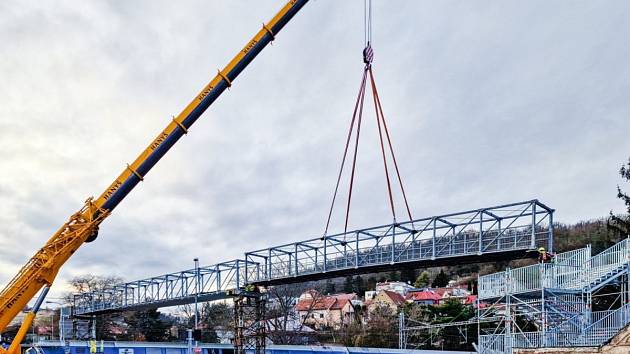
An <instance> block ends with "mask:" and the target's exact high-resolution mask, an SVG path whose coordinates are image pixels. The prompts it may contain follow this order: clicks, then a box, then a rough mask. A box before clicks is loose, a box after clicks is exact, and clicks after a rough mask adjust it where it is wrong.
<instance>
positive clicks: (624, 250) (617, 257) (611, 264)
mask: <svg viewBox="0 0 630 354" xmlns="http://www.w3.org/2000/svg"><path fill="white" fill-rule="evenodd" d="M629 256H630V253H629V247H628V239H625V240H622V241H621V242H618V243H617V244H615V245H613V246H612V247H610V248H608V249H606V250H605V251H603V252H601V253H600V254H598V255H596V256H594V257H592V258H591V259H590V260H589V261H588V262H586V264H587V267H588V273H587V279H586V280H587V282H588V284H587V285H591V284H593V283H597V282H599V281H600V280H602V278H605V277H606V276H607V275H609V274H610V273H614V272H615V271H617V270H619V269H620V268H621V267H623V266H625V265H627V263H628V260H629Z"/></svg>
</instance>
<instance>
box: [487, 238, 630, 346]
mask: <svg viewBox="0 0 630 354" xmlns="http://www.w3.org/2000/svg"><path fill="white" fill-rule="evenodd" d="M629 262H630V240H629V239H624V240H622V241H621V242H619V243H617V244H615V245H613V246H612V247H610V248H608V249H606V250H604V251H603V252H601V253H599V254H598V255H595V256H591V248H590V246H589V247H586V248H581V249H577V250H573V251H569V252H565V253H560V254H558V255H557V256H556V257H554V259H553V261H552V262H551V263H542V264H534V265H530V266H526V267H521V268H516V269H507V270H505V271H504V272H499V273H495V274H489V275H485V276H481V277H479V288H478V289H479V297H478V303H477V311H478V315H477V319H478V323H481V322H483V321H485V320H486V319H488V318H497V317H498V321H496V322H495V326H493V327H492V328H491V329H480V330H479V345H478V350H479V353H492V354H495V353H512V351H513V349H514V348H545V347H578V346H600V345H602V344H604V343H605V342H607V341H608V340H610V339H611V338H612V337H613V336H614V335H616V334H617V333H618V332H619V331H620V330H621V329H622V328H623V327H624V326H625V325H627V324H628V323H630V303H629V302H628V300H629V299H630V293H629V289H630V286H629V281H630V277H629V275H628V269H629V264H630V263H629ZM606 285H616V286H618V289H619V292H618V293H615V294H617V295H618V300H619V301H616V302H615V303H616V304H618V306H616V308H609V309H607V310H604V311H592V305H593V298H594V297H597V296H599V294H600V292H601V291H602V290H603V289H604V287H605V286H606ZM480 304H481V305H482V306H480ZM478 328H481V326H480V325H478Z"/></svg>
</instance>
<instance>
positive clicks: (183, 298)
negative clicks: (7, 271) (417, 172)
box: [74, 200, 554, 315]
mask: <svg viewBox="0 0 630 354" xmlns="http://www.w3.org/2000/svg"><path fill="white" fill-rule="evenodd" d="M553 212H554V210H553V209H551V208H550V207H548V206H546V205H545V204H543V203H541V202H540V201H538V200H529V201H524V202H518V203H511V204H504V205H499V206H495V207H488V208H481V209H475V210H468V211H463V212H457V213H451V214H444V215H436V216H432V217H427V218H422V219H418V220H414V221H410V222H404V223H395V224H389V225H382V226H377V227H370V228H366V229H360V230H354V231H350V232H346V233H341V234H336V235H330V236H325V237H317V238H312V239H309V240H305V241H299V242H293V243H287V244H284V245H280V246H274V247H269V248H265V249H260V250H256V251H251V252H246V253H245V254H244V257H243V258H242V259H237V260H233V261H228V262H222V263H218V264H215V265H211V266H204V267H199V268H198V269H188V270H184V271H180V272H175V273H170V274H164V275H160V276H156V277H151V278H147V279H142V280H136V281H132V282H128V283H124V284H117V285H113V286H112V287H111V288H108V289H105V290H102V291H98V292H84V293H79V294H75V295H74V314H75V315H97V314H103V313H111V312H119V311H127V310H140V309H147V308H158V307H168V306H175V305H183V304H190V303H194V302H195V299H197V301H212V300H220V299H225V298H227V297H229V296H230V295H231V294H234V293H238V292H239V291H241V290H242V289H244V288H245V287H246V286H247V285H250V284H251V285H259V286H269V285H279V284H289V283H298V282H306V281H313V280H321V279H327V278H334V277H339V276H344V275H349V274H365V273H372V272H379V271H389V270H398V269H401V268H407V267H413V268H420V267H434V266H444V265H454V264H466V263H478V262H487V261H498V260H510V259H515V258H522V257H525V256H526V254H527V251H529V250H532V249H535V248H537V247H540V246H543V247H547V248H548V249H552V244H553Z"/></svg>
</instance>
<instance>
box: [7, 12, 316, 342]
mask: <svg viewBox="0 0 630 354" xmlns="http://www.w3.org/2000/svg"><path fill="white" fill-rule="evenodd" d="M307 2H308V0H290V1H289V2H288V3H287V4H286V5H285V6H284V7H283V8H282V9H281V10H280V11H279V12H278V13H277V14H276V15H275V16H274V17H273V18H272V19H271V21H269V22H268V23H267V24H263V27H262V29H261V30H259V31H258V33H256V35H255V36H254V37H253V38H252V39H251V40H250V41H249V42H248V43H247V44H246V45H245V47H244V48H243V49H242V50H241V51H240V52H238V54H236V56H235V57H234V58H233V59H232V60H231V61H230V62H229V63H228V64H227V66H226V67H225V68H223V70H221V71H219V72H218V74H217V75H216V76H215V77H214V78H213V79H212V81H210V83H209V84H207V85H206V86H205V87H204V88H203V89H202V90H201V92H200V93H199V94H198V95H197V96H196V97H195V98H194V99H193V100H192V102H190V103H189V104H188V105H187V106H186V108H184V110H183V111H182V112H181V113H180V114H179V115H177V116H176V117H173V120H172V121H171V122H170V123H169V124H168V125H167V126H166V128H165V129H164V130H163V131H162V132H160V134H159V135H158V136H157V137H156V138H155V139H154V140H153V141H152V142H151V144H150V145H149V146H148V147H147V148H146V149H145V150H144V151H143V152H142V153H141V154H140V156H138V158H136V160H135V161H134V162H133V163H132V164H130V165H127V167H126V168H125V169H124V170H123V171H122V173H121V174H120V176H118V177H117V178H116V179H115V180H114V182H113V183H112V184H111V185H110V186H109V187H108V188H107V189H106V190H105V191H104V192H103V193H102V194H101V195H100V196H99V197H98V198H97V199H93V198H89V199H88V200H87V201H86V202H85V205H84V206H83V208H81V210H79V211H78V212H76V213H75V214H74V215H72V216H71V217H70V219H69V220H68V221H67V222H66V223H65V224H63V225H62V226H61V228H59V230H57V232H55V234H54V235H53V236H52V237H51V238H50V239H49V240H48V242H47V243H46V244H45V245H44V247H42V248H41V249H40V250H39V251H37V252H36V253H35V255H34V256H33V257H32V258H31V259H30V260H29V261H28V262H27V263H26V265H24V267H22V269H21V270H20V271H19V272H18V274H17V275H16V276H15V277H14V278H13V279H12V280H11V281H10V282H9V284H8V285H7V286H6V287H5V288H4V289H3V290H2V292H1V293H0V332H2V331H3V330H4V329H5V328H6V327H7V325H8V324H9V323H10V322H11V321H12V320H13V318H15V316H16V315H17V314H18V313H19V312H20V311H21V310H22V309H23V308H25V307H26V305H27V304H28V302H29V301H30V300H31V299H32V298H33V297H34V296H35V295H36V294H37V292H38V291H39V290H40V289H42V288H44V289H43V291H42V294H40V298H39V299H38V304H41V301H42V300H43V297H44V296H45V293H46V291H47V289H48V288H49V287H50V286H51V285H52V283H53V281H54V279H55V277H56V275H57V273H58V272H59V269H60V268H61V266H62V265H63V264H64V263H65V262H66V261H67V260H68V258H70V256H72V254H74V252H76V251H77V249H78V248H79V247H80V246H81V245H82V244H83V243H84V242H91V241H93V240H94V239H96V236H97V234H98V227H99V225H100V223H101V222H103V220H104V219H105V218H106V217H107V216H108V215H109V214H110V213H111V212H112V210H114V208H115V207H116V206H117V205H118V204H119V203H120V202H121V201H122V200H123V199H124V198H125V196H127V194H129V192H131V190H132V189H133V188H134V187H135V186H136V185H137V184H138V183H139V182H140V181H142V180H143V179H144V177H145V176H146V175H147V173H148V172H149V171H150V170H151V168H152V167H153V166H155V164H156V163H157V162H158V161H159V160H160V159H161V158H162V156H164V155H165V154H166V152H167V151H168V150H169V149H170V148H171V147H172V146H173V145H175V143H176V142H177V141H178V140H179V139H180V138H181V137H182V136H183V135H184V134H186V133H187V132H188V129H190V127H191V126H192V125H193V123H195V121H196V120H197V119H198V118H199V117H200V116H201V114H202V113H203V112H204V111H205V110H206V109H207V108H208V107H209V106H210V105H211V104H212V103H213V102H214V101H215V100H216V99H217V98H218V97H219V96H220V95H221V94H222V93H223V92H224V91H225V89H227V88H229V87H230V86H231V85H232V82H233V81H234V80H235V79H236V78H237V77H238V75H239V74H240V73H241V71H243V69H245V68H246V67H247V65H248V64H249V63H251V62H252V60H254V58H255V57H256V56H257V55H258V53H260V52H261V51H262V49H263V48H265V47H266V46H267V45H268V44H269V43H270V42H272V41H273V40H274V38H275V35H277V34H278V32H280V30H281V29H282V28H283V27H284V26H285V25H286V24H287V23H288V22H289V20H291V18H293V16H295V14H296V13H297V12H298V11H299V10H300V9H301V8H302V7H303V6H304V5H305V4H306V3H307ZM37 308H38V306H36V307H34V311H32V312H31V313H30V314H29V316H27V320H26V321H24V323H23V326H22V327H24V326H26V329H27V328H28V326H29V325H30V323H31V322H32V320H33V318H34V316H35V313H36V312H37ZM25 332H26V331H25V330H24V328H21V330H20V332H19V333H18V336H16V338H15V339H14V343H13V344H12V345H11V348H10V349H9V350H8V351H9V352H10V353H9V354H14V353H16V351H19V343H20V342H21V340H22V339H23V336H24V334H25ZM20 333H21V334H20ZM20 337H22V338H20ZM5 352H6V351H5V350H4V349H2V348H0V354H5Z"/></svg>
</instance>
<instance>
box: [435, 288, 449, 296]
mask: <svg viewBox="0 0 630 354" xmlns="http://www.w3.org/2000/svg"><path fill="white" fill-rule="evenodd" d="M448 290H449V289H448V288H437V289H433V291H435V292H436V293H437V294H438V295H440V296H442V297H443V296H444V294H445V293H446V292H448Z"/></svg>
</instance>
